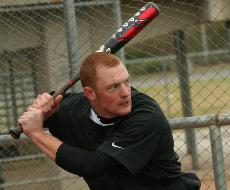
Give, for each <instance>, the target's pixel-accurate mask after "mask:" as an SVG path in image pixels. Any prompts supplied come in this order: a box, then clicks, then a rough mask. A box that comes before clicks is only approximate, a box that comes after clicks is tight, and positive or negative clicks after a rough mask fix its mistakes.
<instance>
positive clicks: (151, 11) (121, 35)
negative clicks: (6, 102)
mask: <svg viewBox="0 0 230 190" xmlns="http://www.w3.org/2000/svg"><path fill="white" fill-rule="evenodd" d="M158 15H159V8H158V6H157V5H156V4H155V3H153V2H148V3H146V4H145V5H144V6H143V7H142V8H141V9H140V10H139V11H138V12H136V13H135V14H134V15H133V16H132V17H131V18H130V19H129V20H128V21H127V22H125V23H124V24H123V25H122V26H121V27H120V28H118V29H117V30H116V32H115V33H114V34H113V35H112V36H111V37H110V38H109V39H108V40H107V41H106V42H105V44H104V45H102V46H101V47H100V48H99V50H98V51H100V52H107V53H112V54H114V53H116V52H117V51H118V50H120V49H121V48H122V47H124V46H125V44H127V43H128V42H129V41H130V40H131V39H133V38H134V37H135V36H136V35H137V34H138V33H139V32H140V31H141V30H142V29H143V28H144V27H146V26H147V25H148V24H149V23H150V22H151V21H152V20H153V19H154V18H156V17H157V16H158ZM79 80H80V77H79V73H78V74H77V75H76V76H75V77H74V78H73V79H71V80H69V81H68V82H67V83H66V84H65V85H64V86H63V87H62V88H60V89H59V90H57V91H56V92H55V93H54V94H53V95H52V96H53V98H56V97H57V96H58V95H60V94H64V93H65V92H66V91H67V90H68V89H69V88H71V87H72V86H73V85H74V84H75V83H76V82H77V81H79ZM22 132H23V129H22V126H20V125H18V126H17V127H16V128H15V129H11V130H10V135H11V136H12V137H13V138H14V139H18V138H20V135H21V133H22Z"/></svg>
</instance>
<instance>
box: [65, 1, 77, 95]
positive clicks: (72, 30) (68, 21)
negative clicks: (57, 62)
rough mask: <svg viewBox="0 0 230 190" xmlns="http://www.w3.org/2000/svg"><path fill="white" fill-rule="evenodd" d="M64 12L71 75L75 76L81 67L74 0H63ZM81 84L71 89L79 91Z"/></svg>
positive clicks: (71, 76)
mask: <svg viewBox="0 0 230 190" xmlns="http://www.w3.org/2000/svg"><path fill="white" fill-rule="evenodd" d="M63 7H64V13H65V29H66V37H67V48H68V57H69V77H70V79H72V78H73V76H74V75H76V73H77V68H79V63H78V61H79V57H78V48H77V24H76V15H75V6H74V0H64V1H63ZM79 88H80V85H79V84H78V85H77V84H75V85H74V86H73V87H72V88H71V90H72V91H73V92H77V90H78V89H79Z"/></svg>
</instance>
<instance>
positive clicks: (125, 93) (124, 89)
mask: <svg viewBox="0 0 230 190" xmlns="http://www.w3.org/2000/svg"><path fill="white" fill-rule="evenodd" d="M129 94H130V86H127V85H125V84H122V85H121V88H120V96H121V97H128V96H129Z"/></svg>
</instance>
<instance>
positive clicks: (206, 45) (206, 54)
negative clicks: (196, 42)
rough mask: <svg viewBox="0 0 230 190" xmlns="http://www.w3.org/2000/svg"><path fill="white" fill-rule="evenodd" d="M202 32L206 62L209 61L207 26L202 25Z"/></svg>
mask: <svg viewBox="0 0 230 190" xmlns="http://www.w3.org/2000/svg"><path fill="white" fill-rule="evenodd" d="M200 31H201V42H202V46H203V51H204V58H205V61H208V38H207V30H206V26H205V24H203V23H202V24H201V25H200Z"/></svg>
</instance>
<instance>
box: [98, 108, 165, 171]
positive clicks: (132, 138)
mask: <svg viewBox="0 0 230 190" xmlns="http://www.w3.org/2000/svg"><path fill="white" fill-rule="evenodd" d="M164 125H169V124H168V122H167V120H166V119H165V117H164V116H163V115H162V113H161V112H159V113H153V112H151V111H149V110H141V111H139V112H136V113H135V114H133V115H131V116H130V117H128V118H127V119H126V120H124V121H123V122H122V123H120V125H119V129H117V132H115V133H114V135H113V137H111V138H109V139H107V140H106V141H105V142H104V143H103V144H102V145H101V146H100V147H99V149H100V150H101V151H103V152H104V153H106V154H108V155H110V156H112V157H113V158H115V159H116V160H117V161H119V162H120V163H121V164H122V165H123V166H125V167H126V168H127V169H128V170H129V171H130V172H131V173H133V174H137V173H138V172H139V171H140V170H141V169H142V168H143V167H144V166H145V165H146V164H147V162H148V161H149V160H150V159H151V158H152V157H153V156H155V154H156V152H157V148H158V145H159V144H160V143H161V136H162V131H163V127H164Z"/></svg>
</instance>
